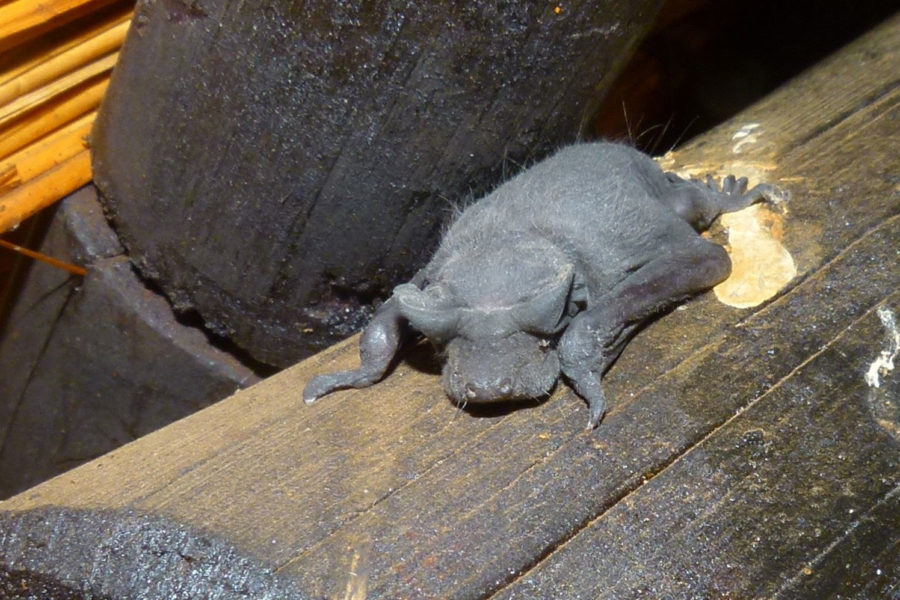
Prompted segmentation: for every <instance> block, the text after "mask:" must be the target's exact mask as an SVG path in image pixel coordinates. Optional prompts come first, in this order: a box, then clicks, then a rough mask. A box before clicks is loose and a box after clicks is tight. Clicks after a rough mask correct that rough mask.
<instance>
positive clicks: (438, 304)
mask: <svg viewBox="0 0 900 600" xmlns="http://www.w3.org/2000/svg"><path fill="white" fill-rule="evenodd" d="M394 298H396V299H397V304H398V307H399V310H400V314H401V315H403V316H404V317H406V319H407V320H408V321H409V324H410V325H411V326H412V327H413V328H414V329H417V330H418V331H421V332H422V333H424V334H425V335H426V336H428V337H429V338H431V339H432V340H435V341H443V340H447V339H450V338H452V337H454V336H455V335H456V334H457V332H458V328H459V320H460V316H461V314H462V313H461V311H460V309H459V307H458V306H455V305H454V304H453V302H452V301H451V300H450V299H449V293H448V292H447V290H445V289H444V288H443V287H441V286H431V287H429V288H428V291H423V290H420V289H419V288H418V287H416V286H415V285H413V284H411V283H404V284H401V285H398V286H397V287H395V288H394Z"/></svg>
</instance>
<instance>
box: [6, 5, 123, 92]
mask: <svg viewBox="0 0 900 600" xmlns="http://www.w3.org/2000/svg"><path fill="white" fill-rule="evenodd" d="M130 16H131V15H125V16H123V17H119V18H117V19H116V20H115V21H114V22H113V23H112V24H108V23H104V27H103V28H102V29H100V30H99V31H97V30H94V31H91V32H90V33H91V36H90V37H87V38H86V39H82V40H81V41H80V43H78V44H77V45H73V46H71V47H68V48H66V49H65V50H64V51H62V52H51V53H49V56H41V57H38V59H36V60H34V61H30V62H28V63H27V64H25V65H18V66H17V67H16V68H15V69H11V70H9V71H8V72H6V73H2V74H0V106H2V105H4V104H7V103H9V102H12V101H13V100H15V99H16V98H19V97H20V96H23V95H25V94H27V93H29V92H32V91H34V90H36V89H38V88H40V87H41V86H43V85H45V84H47V83H49V82H51V81H53V80H55V79H57V78H59V77H62V76H64V75H66V74H67V73H71V72H72V71H74V70H75V69H77V68H79V67H82V66H84V65H85V64H88V63H90V62H92V61H94V60H96V59H98V58H100V57H102V56H103V55H105V54H109V53H110V52H113V51H115V50H118V49H119V47H121V45H122V42H123V41H124V39H125V34H126V32H127V31H128V26H129V24H130ZM54 50H55V49H54ZM23 67H24V68H23Z"/></svg>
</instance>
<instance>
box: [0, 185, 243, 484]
mask: <svg viewBox="0 0 900 600" xmlns="http://www.w3.org/2000/svg"><path fill="white" fill-rule="evenodd" d="M41 249H42V250H43V251H44V252H45V253H46V254H49V255H51V256H54V257H56V258H60V259H64V260H66V261H68V262H73V263H77V264H79V265H85V266H87V267H88V274H87V276H86V277H85V278H84V279H82V278H81V277H74V276H72V275H71V274H69V273H67V272H65V271H63V270H59V269H56V268H53V267H51V266H47V265H44V264H35V265H33V266H32V269H31V272H30V273H29V275H28V278H27V279H26V281H25V284H24V286H23V289H22V291H21V292H20V294H19V298H18V301H17V303H16V305H15V307H14V308H13V311H12V314H11V315H10V318H9V320H8V322H7V323H6V326H5V327H4V330H3V333H2V336H0V424H2V426H0V497H6V496H9V495H10V494H12V493H15V492H17V491H19V490H22V489H24V488H26V487H28V486H30V485H34V484H36V483H38V482H40V481H43V480H44V479H46V478H48V477H51V476H53V475H55V474H57V473H60V472H62V471H64V470H66V469H69V468H72V467H73V466H75V465H78V464H81V463H83V462H85V461H87V460H90V459H92V458H95V457H97V456H100V455H102V454H103V453H105V452H108V451H109V450H111V449H113V448H116V447H118V446H120V445H122V444H124V443H126V442H129V441H131V440H133V439H136V438H137V437H139V436H141V435H144V434H146V433H149V432H150V431H153V430H154V429H158V428H159V427H162V426H163V425H167V424H168V423H170V422H172V421H174V420H176V419H178V418H181V417H183V416H185V415H188V414H190V413H191V412H194V411H195V410H197V409H199V408H201V407H204V406H207V405H209V404H211V403H212V402H214V401H216V400H218V399H220V398H221V397H223V396H225V395H227V394H229V393H231V392H233V391H234V390H235V389H237V388H238V387H240V386H242V385H247V384H250V383H252V382H254V381H256V379H257V378H256V376H255V375H254V374H253V373H252V372H251V371H250V370H249V369H247V368H246V367H244V366H243V365H241V364H240V363H238V361H237V360H235V359H234V358H233V357H231V356H229V355H228V354H226V353H224V352H221V351H219V350H217V349H215V348H214V347H212V346H211V345H210V344H209V342H208V340H207V339H206V338H205V337H204V336H203V334H202V333H200V332H198V331H197V330H196V329H194V328H191V327H186V326H182V325H180V324H178V323H177V322H176V321H175V318H174V316H173V315H172V314H171V309H170V308H169V306H168V304H167V303H166V301H165V300H164V299H163V298H162V297H160V296H159V295H157V294H153V293H152V292H150V291H149V290H147V289H146V288H145V287H144V285H143V284H142V283H141V281H140V280H139V279H138V278H137V276H136V275H135V274H134V272H133V270H132V268H131V265H130V263H129V261H128V259H127V258H126V257H125V256H123V255H122V249H121V246H120V245H119V244H118V241H117V240H116V238H115V235H114V234H113V233H112V231H111V230H110V229H109V226H108V225H107V223H106V221H105V220H104V219H103V215H102V213H101V210H100V205H99V203H98V202H97V200H96V195H95V193H94V192H93V189H92V188H84V189H83V190H81V191H80V192H78V193H76V194H74V195H73V196H72V197H70V198H68V199H67V200H65V201H64V202H63V203H62V204H61V208H60V210H59V212H58V213H57V214H56V215H55V217H54V221H53V223H52V225H51V228H50V231H49V233H48V236H47V239H46V240H45V242H44V243H43V245H42V247H41Z"/></svg>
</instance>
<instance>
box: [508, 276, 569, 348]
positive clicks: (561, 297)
mask: <svg viewBox="0 0 900 600" xmlns="http://www.w3.org/2000/svg"><path fill="white" fill-rule="evenodd" d="M574 277H575V268H574V267H573V266H572V265H571V264H567V265H564V266H563V267H562V268H561V269H560V270H559V272H558V276H557V277H556V278H555V279H554V280H552V281H551V282H550V283H549V285H548V286H547V287H545V288H543V289H541V290H540V291H539V292H538V293H537V294H536V295H535V296H534V297H532V298H530V299H528V300H526V301H525V302H522V303H520V304H517V305H515V306H513V307H512V308H511V309H510V310H511V316H512V318H513V320H514V321H515V322H516V324H517V325H518V326H519V327H521V328H522V330H524V331H530V332H532V333H543V334H547V335H550V334H553V333H556V332H558V331H559V329H560V325H561V323H562V320H563V317H564V316H565V315H566V309H567V308H568V305H569V294H570V293H571V291H572V282H573V280H574Z"/></svg>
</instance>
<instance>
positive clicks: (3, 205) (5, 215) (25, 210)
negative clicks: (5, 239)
mask: <svg viewBox="0 0 900 600" xmlns="http://www.w3.org/2000/svg"><path fill="white" fill-rule="evenodd" d="M90 181H91V155H90V152H89V151H88V150H82V151H81V152H79V153H78V154H76V155H75V156H73V157H72V158H70V159H68V160H66V161H64V162H62V163H60V164H58V165H56V166H55V167H53V168H52V169H50V170H49V171H46V172H45V173H43V174H42V175H40V176H39V177H36V178H35V179H32V180H31V181H29V182H28V183H25V184H23V185H21V186H19V187H17V188H15V189H13V190H12V191H10V192H9V193H7V194H5V195H3V196H2V197H0V232H4V231H8V230H10V229H15V228H16V227H18V226H19V224H20V223H21V222H22V221H24V220H25V219H27V218H28V217H30V216H32V215H33V214H35V213H36V212H38V211H39V210H41V209H43V208H46V207H47V206H50V205H51V204H53V203H55V202H56V201H58V200H59V199H60V198H63V197H65V196H67V195H68V194H71V193H72V192H74V191H75V190H77V189H78V188H80V187H82V186H83V185H86V184H87V183H89V182H90Z"/></svg>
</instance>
